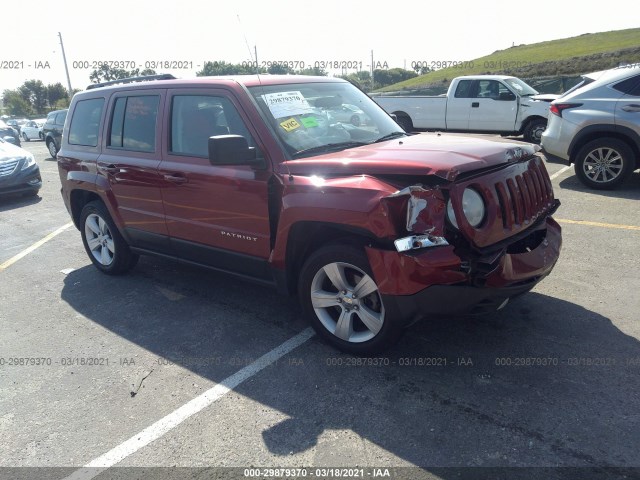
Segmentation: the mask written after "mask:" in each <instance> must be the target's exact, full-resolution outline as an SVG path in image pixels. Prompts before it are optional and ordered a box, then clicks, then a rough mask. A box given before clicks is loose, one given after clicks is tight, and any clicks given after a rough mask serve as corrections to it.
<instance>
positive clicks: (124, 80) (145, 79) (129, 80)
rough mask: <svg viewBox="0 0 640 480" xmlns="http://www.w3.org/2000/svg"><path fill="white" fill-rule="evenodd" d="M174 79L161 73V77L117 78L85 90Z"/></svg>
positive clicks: (168, 74) (94, 84) (95, 84)
mask: <svg viewBox="0 0 640 480" xmlns="http://www.w3.org/2000/svg"><path fill="white" fill-rule="evenodd" d="M175 79H176V77H174V76H173V75H171V74H170V73H163V74H161V75H143V76H141V77H128V78H119V79H117V80H111V81H109V82H102V83H92V84H91V85H89V86H88V87H87V90H91V89H93V88H100V87H106V86H107V85H117V84H119V83H135V82H148V81H150V80H175Z"/></svg>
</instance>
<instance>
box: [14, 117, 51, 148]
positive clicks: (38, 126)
mask: <svg viewBox="0 0 640 480" xmlns="http://www.w3.org/2000/svg"><path fill="white" fill-rule="evenodd" d="M46 120H47V119H46V118H40V119H37V120H29V121H28V122H27V123H25V124H24V125H22V130H21V131H20V132H21V136H22V139H23V140H24V141H25V142H30V141H31V140H33V139H36V138H38V139H40V140H42V139H44V134H43V133H42V127H43V126H44V122H45V121H46Z"/></svg>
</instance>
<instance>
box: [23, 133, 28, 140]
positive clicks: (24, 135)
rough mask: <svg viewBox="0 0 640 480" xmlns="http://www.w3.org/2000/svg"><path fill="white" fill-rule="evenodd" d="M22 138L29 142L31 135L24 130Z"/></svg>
mask: <svg viewBox="0 0 640 480" xmlns="http://www.w3.org/2000/svg"><path fill="white" fill-rule="evenodd" d="M22 139H23V140H24V141H25V142H28V141H29V136H28V135H27V134H26V133H25V132H22Z"/></svg>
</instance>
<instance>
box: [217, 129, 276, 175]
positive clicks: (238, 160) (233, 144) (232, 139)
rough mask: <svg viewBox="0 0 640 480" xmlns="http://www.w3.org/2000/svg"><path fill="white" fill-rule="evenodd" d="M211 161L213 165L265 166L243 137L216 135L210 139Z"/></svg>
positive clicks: (255, 150) (253, 148)
mask: <svg viewBox="0 0 640 480" xmlns="http://www.w3.org/2000/svg"><path fill="white" fill-rule="evenodd" d="M208 146H209V161H210V162H211V165H250V166H252V167H262V166H264V160H263V159H261V158H258V151H257V149H256V148H255V147H250V146H249V144H248V143H247V139H246V138H245V137H243V136H242V135H216V136H214V137H209V145H208Z"/></svg>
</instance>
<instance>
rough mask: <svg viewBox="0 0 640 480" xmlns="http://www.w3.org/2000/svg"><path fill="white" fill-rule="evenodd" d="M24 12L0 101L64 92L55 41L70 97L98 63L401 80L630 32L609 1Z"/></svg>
mask: <svg viewBox="0 0 640 480" xmlns="http://www.w3.org/2000/svg"><path fill="white" fill-rule="evenodd" d="M27 4H28V5H29V8H23V7H20V8H18V9H17V10H16V12H19V13H15V14H14V13H13V12H11V13H10V14H6V13H5V14H4V15H3V16H4V18H3V22H2V25H3V27H2V37H3V39H4V40H5V42H4V46H3V49H2V53H0V92H2V91H4V89H8V88H11V89H12V88H16V87H18V86H20V85H21V84H22V83H23V82H24V81H26V80H31V79H36V80H42V81H43V82H44V83H45V84H49V83H56V82H61V83H62V84H63V85H64V86H67V80H66V75H65V69H64V63H63V59H62V52H61V48H60V43H59V38H58V32H60V33H61V34H62V38H63V41H64V47H65V52H66V57H67V65H68V68H69V75H70V78H71V85H72V87H73V88H80V89H84V88H85V87H86V86H87V85H88V84H89V83H90V80H89V74H90V73H91V70H92V68H88V69H87V68H83V67H85V66H87V64H88V65H89V66H90V67H92V66H94V63H95V62H100V61H112V62H128V63H124V64H123V65H125V66H127V67H131V68H133V66H134V64H135V66H136V67H140V68H141V69H144V68H145V66H147V62H158V61H170V62H182V66H183V67H186V68H181V69H166V68H162V67H158V68H155V70H156V71H158V73H173V74H174V75H176V76H179V77H184V78H188V77H193V76H195V73H196V71H198V70H200V69H201V68H202V65H203V63H204V62H205V61H209V60H210V61H213V60H225V61H227V62H231V63H240V62H243V61H250V60H252V55H253V54H254V47H256V48H257V54H258V55H257V58H258V62H259V63H262V62H268V61H286V62H293V65H294V66H302V63H304V65H305V66H313V65H314V64H315V62H334V61H338V62H351V64H352V65H356V66H358V67H360V66H361V67H362V69H364V70H369V68H370V65H371V52H372V51H373V59H374V65H376V66H385V63H386V66H388V67H389V68H394V67H403V68H408V69H410V68H411V65H412V63H414V62H417V61H426V62H432V61H463V60H470V59H474V58H477V57H480V56H483V55H486V54H489V53H492V52H494V51H496V50H502V49H505V48H508V47H511V46H512V45H514V44H515V45H520V44H528V43H536V42H541V41H546V40H554V39H558V38H566V37H572V36H575V35H580V34H583V33H595V32H603V31H609V30H621V29H626V28H636V27H638V26H639V25H638V24H637V20H638V19H637V18H635V17H634V16H633V15H622V14H621V12H625V11H628V8H629V1H628V0H609V1H608V2H607V8H606V9H604V8H602V5H601V4H599V3H590V2H581V3H580V7H579V8H576V7H575V6H574V5H573V4H572V3H571V2H558V1H557V0H553V1H552V0H538V1H537V2H534V3H526V2H513V1H511V2H507V1H503V0H497V1H493V2H486V1H483V2H480V1H469V0H457V1H455V2H451V1H441V2H428V1H427V0H423V1H415V0H404V1H401V2H389V3H387V5H388V6H387V7H384V8H383V7H381V6H380V5H382V3H381V2H373V1H366V2H365V1H361V0H311V1H305V2H296V1H294V0H290V1H278V2H275V1H268V0H261V1H248V0H235V1H224V2H216V1H215V0H214V1H206V0H205V1H199V2H195V1H190V0H183V1H175V2H151V1H147V0H126V1H125V0H108V1H107V2H96V1H77V0H56V1H55V2H50V1H46V2H45V1H43V0H31V1H30V2H27ZM5 12H6V10H5ZM7 47H10V48H9V49H7ZM523 61H526V59H523ZM151 66H153V65H151ZM8 67H10V68H8ZM14 67H15V68H14ZM131 68H127V69H128V70H129V69H131ZM328 70H329V69H328ZM330 70H331V71H332V72H335V73H338V71H337V70H336V71H334V70H333V69H330ZM353 71H355V69H354V70H349V71H347V73H351V72H353Z"/></svg>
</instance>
